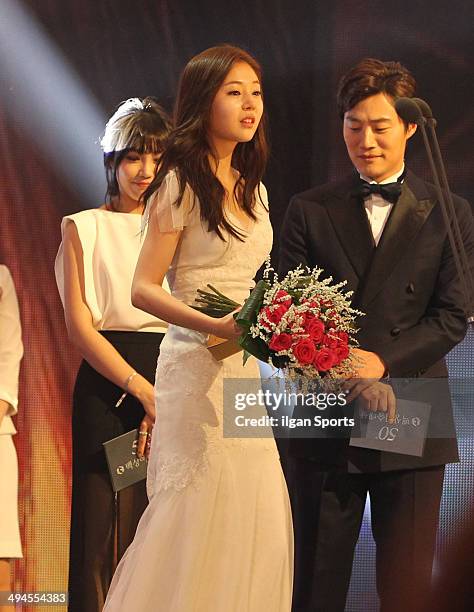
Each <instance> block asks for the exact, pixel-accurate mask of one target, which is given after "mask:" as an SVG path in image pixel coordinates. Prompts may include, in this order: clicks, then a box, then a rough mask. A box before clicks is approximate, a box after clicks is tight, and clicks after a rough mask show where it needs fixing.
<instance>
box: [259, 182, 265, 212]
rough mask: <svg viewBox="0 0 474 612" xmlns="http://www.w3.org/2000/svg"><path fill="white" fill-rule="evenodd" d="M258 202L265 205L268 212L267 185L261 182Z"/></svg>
mask: <svg viewBox="0 0 474 612" xmlns="http://www.w3.org/2000/svg"><path fill="white" fill-rule="evenodd" d="M257 201H259V202H260V203H261V204H263V206H264V208H265V209H266V210H267V211H268V193H267V188H266V187H265V185H264V184H263V183H262V182H260V183H259V184H258V187H257Z"/></svg>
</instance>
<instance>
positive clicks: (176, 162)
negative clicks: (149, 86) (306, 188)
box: [145, 45, 268, 240]
mask: <svg viewBox="0 0 474 612" xmlns="http://www.w3.org/2000/svg"><path fill="white" fill-rule="evenodd" d="M237 62H245V63H247V64H248V65H249V66H250V67H251V68H252V69H253V70H254V71H255V73H256V75H257V77H258V79H259V81H260V82H261V80H262V78H261V76H262V71H261V68H260V65H259V64H258V62H257V61H256V60H255V59H254V58H253V57H252V56H251V55H250V54H249V53H247V52H246V51H244V50H243V49H240V48H239V47H234V46H231V45H218V46H216V47H211V48H210V49H206V50H205V51H203V52H202V53H199V54H198V55H196V56H194V57H193V58H192V59H191V60H190V61H189V62H188V64H187V65H186V67H185V69H184V70H183V73H182V75H181V78H180V82H179V87H178V95H177V98H176V103H175V108H174V125H175V127H174V129H173V130H172V131H171V133H170V136H169V138H168V140H167V142H166V146H165V150H164V153H163V155H162V157H161V162H160V167H159V170H158V172H157V174H156V176H155V179H154V180H153V182H152V183H151V184H150V186H149V188H148V189H147V191H146V193H145V202H147V201H148V200H149V198H150V197H151V196H152V194H153V193H154V192H155V191H156V190H157V189H158V188H159V187H160V185H161V183H162V182H163V180H164V178H165V176H166V174H167V173H168V172H169V171H170V170H173V169H175V170H176V173H177V177H178V182H179V188H180V190H179V197H178V199H177V201H176V203H175V205H176V206H180V204H181V202H182V199H183V194H184V190H185V187H186V184H188V185H189V186H190V187H191V189H192V191H193V192H194V194H195V196H196V197H197V198H198V200H199V203H200V215H201V219H202V220H203V221H205V222H206V223H207V226H208V230H209V231H214V232H216V234H217V235H218V236H219V238H221V239H222V240H225V239H224V235H223V233H222V230H225V231H227V232H229V233H230V234H231V235H233V236H235V237H236V238H238V239H239V240H242V239H243V234H242V233H241V232H239V231H238V230H237V229H236V228H235V227H234V226H233V225H232V224H231V223H230V222H229V221H228V220H227V219H226V218H225V214H224V197H225V189H224V187H223V185H222V183H221V182H220V181H219V180H218V179H217V177H216V176H215V175H214V173H213V172H212V169H211V166H210V164H209V155H212V154H213V153H212V150H211V148H210V145H209V142H208V138H207V131H208V127H209V117H210V113H211V107H212V103H213V101H214V98H215V96H216V93H217V91H218V89H219V87H220V86H221V85H222V83H223V81H224V79H225V77H226V76H227V74H228V73H229V71H230V70H231V68H232V66H233V65H234V64H235V63H237ZM267 158H268V144H267V138H266V133H265V116H264V115H262V119H261V120H260V123H259V126H258V128H257V130H256V132H255V135H254V137H253V138H252V140H251V141H249V142H241V143H238V144H237V146H236V147H235V149H234V152H233V155H232V167H233V168H235V169H236V170H238V171H239V173H240V177H239V179H238V180H237V182H236V184H235V188H234V196H235V197H236V199H237V201H238V202H239V204H240V206H241V208H242V209H243V210H245V212H246V213H247V215H248V216H249V217H250V218H252V219H253V220H255V219H256V216H255V212H254V209H255V204H256V201H255V190H256V188H257V187H258V185H259V183H260V181H261V179H262V176H263V172H264V170H265V166H266V162H267Z"/></svg>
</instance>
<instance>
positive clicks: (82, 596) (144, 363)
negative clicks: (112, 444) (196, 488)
mask: <svg viewBox="0 0 474 612" xmlns="http://www.w3.org/2000/svg"><path fill="white" fill-rule="evenodd" d="M102 333H103V335H104V336H105V337H106V338H107V339H108V340H109V341H110V342H111V343H112V344H113V345H114V346H115V348H116V349H117V350H118V352H119V353H120V354H121V355H122V356H123V357H124V359H126V361H127V362H128V363H129V364H130V365H131V366H132V367H133V368H134V369H135V370H136V371H137V372H139V373H140V374H142V375H143V376H144V377H145V378H147V379H148V380H149V381H150V382H151V383H153V382H154V379H155V370H156V362H157V358H158V354H159V346H160V343H161V340H162V339H163V334H158V333H150V332H118V331H108V332H102ZM121 395H122V389H121V388H119V387H117V386H116V385H114V384H113V383H111V382H110V381H109V380H107V379H106V378H104V377H103V376H101V375H100V374H99V373H98V372H96V371H95V370H94V369H93V368H91V366H89V364H88V363H87V362H85V361H83V362H82V364H81V367H80V369H79V372H78V375H77V378H76V384H75V387H74V394H73V415H72V445H73V474H72V503H71V535H70V548H69V582H68V591H69V607H68V610H69V612H99V611H100V610H102V608H103V605H104V602H105V597H106V595H107V591H108V588H109V586H110V581H111V579H112V576H113V573H114V571H115V567H116V565H117V563H118V561H119V560H120V559H121V557H122V556H123V554H124V552H125V550H126V549H127V548H128V546H129V545H130V543H131V542H132V540H133V537H134V535H135V531H136V527H137V525H138V521H139V520H140V517H141V515H142V514H143V511H144V510H145V508H146V506H147V503H148V499H147V495H146V486H145V481H142V482H138V483H136V484H135V485H132V486H131V487H127V488H126V489H123V490H122V491H119V492H118V493H117V495H115V494H114V492H113V490H112V486H111V482H110V476H109V472H108V469H107V462H106V459H105V454H104V450H103V447H102V443H103V442H106V441H107V440H110V439H111V438H114V437H116V436H119V435H121V434H123V433H125V432H127V431H130V430H132V429H134V428H136V427H138V425H139V424H140V422H141V420H142V419H143V416H144V410H143V406H142V405H141V404H140V402H138V401H137V400H136V399H135V398H134V397H131V396H127V397H126V399H125V400H124V401H123V403H122V404H121V405H120V406H119V408H115V404H116V402H117V400H118V399H119V397H120V396H121Z"/></svg>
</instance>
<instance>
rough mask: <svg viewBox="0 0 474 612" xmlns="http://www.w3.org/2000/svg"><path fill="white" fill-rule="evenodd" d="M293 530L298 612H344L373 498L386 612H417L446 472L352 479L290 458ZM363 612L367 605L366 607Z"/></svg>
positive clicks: (428, 576)
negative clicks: (365, 517) (364, 520)
mask: <svg viewBox="0 0 474 612" xmlns="http://www.w3.org/2000/svg"><path fill="white" fill-rule="evenodd" d="M286 464H287V465H286V475H287V478H288V484H289V487H288V488H289V492H290V497H291V503H292V510H293V524H294V530H295V580H294V597H293V608H292V609H293V612H344V608H345V603H346V597H347V591H348V588H349V583H350V578H351V572H352V562H353V555H354V549H355V546H356V544H357V540H358V537H359V532H360V527H361V523H362V518H363V513H364V506H365V501H366V497H367V493H368V494H369V496H370V503H371V521H372V533H373V536H374V540H375V544H376V571H377V591H378V595H379V598H380V606H381V607H380V610H381V612H400V611H403V612H419V610H421V609H422V607H423V605H424V603H425V602H426V597H427V595H428V592H429V590H430V585H431V572H432V564H433V557H434V552H435V544H436V533H437V527H438V519H439V506H440V500H441V494H442V488H443V479H444V466H435V467H429V468H424V469H418V470H402V471H394V472H378V473H371V474H349V473H345V472H336V471H334V472H332V471H326V472H320V471H317V464H315V463H314V462H313V461H310V460H306V459H299V458H289V459H288V458H286ZM360 609H361V610H363V609H364V608H363V602H361V608H360Z"/></svg>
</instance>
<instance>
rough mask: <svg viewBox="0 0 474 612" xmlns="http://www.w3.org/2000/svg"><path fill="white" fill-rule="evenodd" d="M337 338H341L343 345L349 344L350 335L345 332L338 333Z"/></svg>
mask: <svg viewBox="0 0 474 612" xmlns="http://www.w3.org/2000/svg"><path fill="white" fill-rule="evenodd" d="M336 335H337V337H338V338H339V341H340V342H342V343H343V344H347V343H348V342H349V334H348V333H347V332H345V331H340V332H337V334H336Z"/></svg>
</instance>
